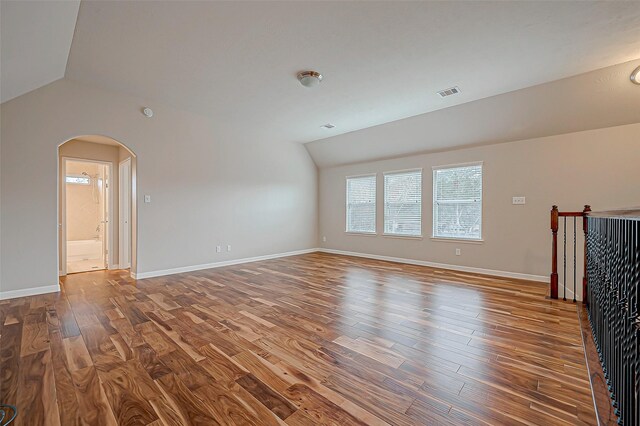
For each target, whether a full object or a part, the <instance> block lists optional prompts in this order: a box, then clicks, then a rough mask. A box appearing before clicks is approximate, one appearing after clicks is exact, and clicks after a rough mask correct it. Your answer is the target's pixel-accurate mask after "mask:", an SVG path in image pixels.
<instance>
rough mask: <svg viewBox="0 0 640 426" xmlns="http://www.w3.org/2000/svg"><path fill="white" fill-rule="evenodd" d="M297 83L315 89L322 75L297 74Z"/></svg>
mask: <svg viewBox="0 0 640 426" xmlns="http://www.w3.org/2000/svg"><path fill="white" fill-rule="evenodd" d="M298 81H299V82H300V84H302V85H303V86H304V87H316V86H317V85H319V84H320V82H321V81H322V74H320V73H319V72H317V71H302V72H299V73H298Z"/></svg>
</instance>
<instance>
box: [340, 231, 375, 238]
mask: <svg viewBox="0 0 640 426" xmlns="http://www.w3.org/2000/svg"><path fill="white" fill-rule="evenodd" d="M345 234H347V235H356V236H364V237H376V236H377V235H378V234H377V233H376V232H353V231H345Z"/></svg>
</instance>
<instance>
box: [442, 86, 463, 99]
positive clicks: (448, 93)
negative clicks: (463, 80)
mask: <svg viewBox="0 0 640 426" xmlns="http://www.w3.org/2000/svg"><path fill="white" fill-rule="evenodd" d="M458 93H460V89H459V88H458V86H454V87H449V88H448V89H444V90H441V91H439V92H438V95H440V97H441V98H446V97H447V96H451V95H457V94H458Z"/></svg>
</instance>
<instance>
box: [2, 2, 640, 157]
mask: <svg viewBox="0 0 640 426" xmlns="http://www.w3.org/2000/svg"><path fill="white" fill-rule="evenodd" d="M49 3H52V2H47V4H49ZM56 3H58V4H57V7H58V8H61V9H65V8H66V6H65V5H64V4H66V3H64V2H56ZM59 3H63V4H59ZM48 8H49V6H46V7H45V6H43V5H42V4H40V6H39V7H38V8H37V9H38V10H37V11H33V10H31V13H36V12H37V15H38V16H39V15H42V14H43V13H45V12H46V14H47V15H49V16H52V15H54V13H53V12H51V11H48ZM5 9H6V8H5V2H4V1H3V9H2V12H3V18H2V19H3V21H2V24H3V31H2V38H3V44H2V50H3V52H2V61H3V63H4V62H5V56H6V55H5V51H4V50H5V42H4V40H5V38H6V37H10V38H11V39H13V38H15V37H18V36H17V35H19V34H20V32H19V31H18V29H16V28H15V27H16V25H13V26H12V27H11V28H10V30H11V31H10V32H9V31H7V33H9V34H10V36H6V35H5V28H4V24H5V17H4V12H5ZM32 9H33V8H32ZM60 13H61V12H60ZM23 22H24V20H23ZM37 22H39V21H37ZM40 25H44V26H45V27H46V26H47V25H48V24H46V25H45V24H40ZM53 26H55V27H62V26H64V25H63V23H62V22H60V23H59V24H56V25H53ZM67 26H68V28H67V30H69V29H70V28H71V27H72V25H67ZM71 30H72V29H71ZM16 31H18V32H16ZM16 34H17V35H16ZM11 43H14V41H12V40H10V42H8V44H11ZM15 43H17V42H15ZM14 51H15V49H14ZM18 51H19V52H21V53H22V52H26V51H29V48H28V46H27V47H22V48H20V49H19V50H18ZM47 51H49V50H47ZM15 57H16V56H15V55H13V59H11V58H10V59H9V60H8V62H9V63H10V65H11V66H12V68H13V67H15V68H16V69H18V68H19V66H18V65H14V64H12V63H11V61H15V60H16V59H15ZM60 57H62V59H65V57H64V55H62V54H61V55H60ZM637 58H640V7H638V4H637V3H635V2H539V1H529V2H502V1H499V2H479V1H472V2H397V1H387V2H359V1H356V2H322V1H321V2H311V1H299V2H244V1H242V2H184V1H180V2H177V1H175V2H144V1H133V2H111V1H100V2H98V1H83V2H82V4H81V5H80V11H79V14H78V20H77V25H76V32H75V35H74V37H73V44H72V47H71V53H70V55H69V61H68V65H67V70H66V75H65V76H66V78H68V79H71V80H76V81H80V82H85V83H88V84H92V85H97V86H100V87H104V88H108V89H113V90H117V91H122V92H125V93H128V94H131V95H134V96H138V97H141V98H144V99H148V100H149V102H150V105H149V106H151V107H153V103H154V101H155V102H158V103H163V104H168V105H171V106H174V107H178V108H182V109H185V110H189V111H194V112H197V113H200V114H203V115H206V116H210V117H211V118H212V122H213V123H215V126H216V128H217V130H218V131H219V135H222V136H225V137H226V136H227V135H233V137H236V138H241V139H244V140H255V139H260V140H263V141H265V142H267V141H282V142H310V141H316V140H319V139H323V138H328V137H332V136H335V135H339V134H342V133H347V132H352V131H354V130H358V129H363V128H367V127H371V126H375V125H379V124H381V123H386V122H390V121H394V120H398V119H402V118H406V117H411V116H416V115H418V114H423V113H426V112H431V111H436V110H442V109H443V108H448V107H451V106H454V105H459V104H464V103H468V102H472V101H476V100H478V99H483V98H487V97H492V96H495V95H499V94H502V93H507V92H511V91H514V90H518V89H522V88H526V87H530V86H534V85H538V84H541V83H545V82H549V81H554V80H558V79H561V78H565V77H569V76H573V75H577V74H580V73H584V72H587V71H591V70H596V69H600V68H603V67H607V66H610V65H613V64H619V63H623V62H626V61H630V60H633V59H637ZM20 66H21V67H22V68H24V69H25V70H28V69H29V68H38V67H32V66H30V63H28V62H27V63H23V64H22V65H20ZM46 68H48V67H46ZM303 69H314V70H318V71H320V72H322V73H323V74H324V77H325V78H324V81H323V83H322V84H321V85H320V87H318V88H316V89H306V88H304V87H302V86H301V85H300V84H299V83H298V82H297V81H296V78H295V76H296V73H297V72H298V71H300V70H303ZM2 71H3V76H2V79H3V88H4V87H5V85H6V84H5V76H4V67H3V69H2ZM32 80H33V79H32ZM14 81H15V80H14ZM31 82H32V83H33V81H31ZM32 85H33V84H32ZM454 85H457V86H459V87H460V89H461V90H462V93H461V94H459V95H456V96H453V97H451V98H447V99H441V98H440V97H439V96H438V95H437V94H436V92H437V91H438V90H441V89H444V88H447V87H450V86H454ZM11 86H13V83H12V84H11ZM7 87H9V85H8V84H7ZM20 90H23V89H20ZM20 90H15V91H14V93H19V92H20ZM3 99H4V97H3ZM491 99H496V98H491ZM523 99H524V98H523ZM505 105H508V104H505ZM505 105H497V104H495V103H492V102H488V103H487V104H486V106H484V107H481V108H480V109H481V110H484V111H485V112H486V113H487V114H488V115H489V116H492V111H493V113H494V115H495V113H496V112H497V111H499V110H500V108H504V107H505ZM540 105H543V103H542V104H540ZM491 108H493V110H491ZM157 119H161V117H157ZM535 122H536V123H539V120H537V121H535ZM325 123H333V124H335V125H336V128H334V129H332V130H326V129H322V128H320V126H321V125H322V124H325ZM436 124H437V123H436ZM454 125H458V126H459V125H460V124H459V123H455V124H454ZM509 125H510V126H512V127H513V126H524V127H527V125H526V124H509ZM465 127H466V128H467V129H468V132H470V133H471V132H473V127H472V125H471V124H467V125H465ZM498 130H499V129H498ZM507 130H508V129H507ZM503 133H504V134H511V133H509V132H503ZM530 133H535V132H530ZM222 136H221V137H222ZM463 136H464V135H459V137H460V138H463ZM336 139H337V138H336ZM453 139H455V140H453ZM333 140H334V139H329V140H328V141H327V143H328V144H331V143H334V142H331V141H333ZM319 143H320V142H316V143H314V146H316V144H319ZM468 143H469V141H468V140H464V138H463V140H459V138H449V139H446V143H445V145H446V146H445V148H447V147H454V146H458V145H460V144H468ZM391 145H394V144H391ZM308 147H309V145H308ZM309 148H310V147H309ZM405 148H408V147H404V148H402V147H400V148H399V149H398V150H396V151H395V152H394V153H391V154H389V153H386V154H385V155H397V154H399V153H400V152H404V150H405ZM365 149H368V148H367V147H366V145H365ZM438 149H440V148H438ZM314 150H315V148H313V149H311V148H310V151H311V152H312V155H314V159H315V160H316V161H317V162H319V163H320V162H322V160H318V159H317V158H316V154H314V152H316V153H317V152H319V151H320V150H315V151H314ZM331 155H334V154H331Z"/></svg>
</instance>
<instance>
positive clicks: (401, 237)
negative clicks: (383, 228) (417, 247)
mask: <svg viewBox="0 0 640 426" xmlns="http://www.w3.org/2000/svg"><path fill="white" fill-rule="evenodd" d="M382 236H383V237H386V238H400V239H403V240H421V239H422V238H423V236H422V235H403V234H382Z"/></svg>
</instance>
